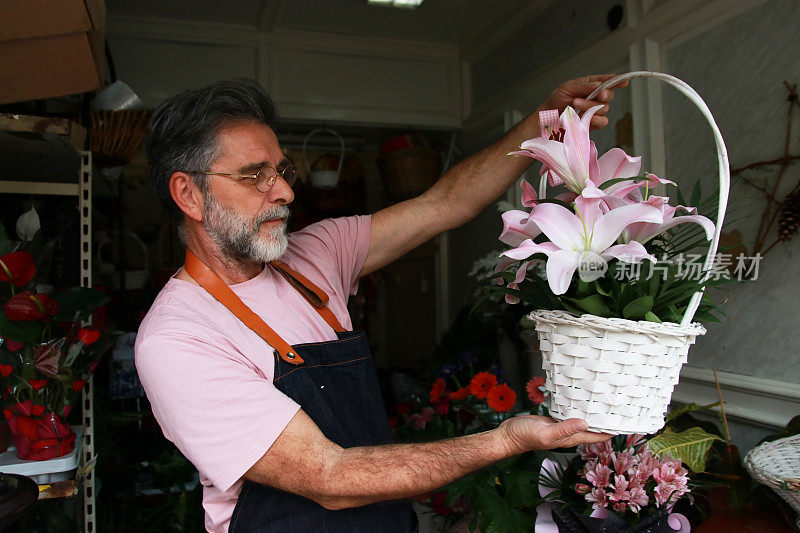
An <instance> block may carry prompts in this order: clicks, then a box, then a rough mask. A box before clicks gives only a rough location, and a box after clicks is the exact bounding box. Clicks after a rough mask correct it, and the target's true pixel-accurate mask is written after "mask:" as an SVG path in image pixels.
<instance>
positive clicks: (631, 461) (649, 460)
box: [539, 427, 721, 533]
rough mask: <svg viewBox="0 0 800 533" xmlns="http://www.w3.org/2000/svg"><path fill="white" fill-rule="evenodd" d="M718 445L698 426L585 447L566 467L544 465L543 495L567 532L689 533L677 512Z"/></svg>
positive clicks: (713, 436)
mask: <svg viewBox="0 0 800 533" xmlns="http://www.w3.org/2000/svg"><path fill="white" fill-rule="evenodd" d="M716 440H721V439H720V438H719V437H717V436H716V435H710V434H708V433H706V432H704V431H703V430H702V429H700V428H698V427H695V428H691V429H690V430H687V431H685V432H683V433H674V432H671V431H666V432H664V433H662V434H661V435H656V436H654V437H653V438H651V439H649V440H646V439H645V438H644V436H642V435H619V436H617V437H615V438H614V439H612V440H610V441H605V442H601V443H597V444H589V445H581V446H578V456H576V457H575V458H574V459H572V460H571V461H569V462H568V463H567V464H562V463H558V462H554V461H551V460H550V459H546V460H545V461H544V462H543V465H542V475H541V477H540V479H539V484H540V487H541V489H540V490H541V491H542V496H543V498H544V499H545V500H546V501H547V502H549V503H550V510H551V512H552V517H551V518H552V521H553V522H554V523H555V524H556V525H557V526H558V530H559V531H562V532H574V533H583V532H593V531H609V532H616V531H620V532H621V531H627V532H636V531H649V532H652V533H659V532H663V533H672V532H673V531H679V530H680V531H689V521H688V519H687V518H686V517H685V516H683V515H681V514H678V513H675V512H673V509H674V507H675V505H676V504H677V503H678V502H679V501H680V500H681V499H683V498H689V497H690V493H691V491H692V488H693V483H692V482H691V481H690V477H691V473H692V472H702V471H703V470H705V460H706V456H707V454H708V451H709V449H710V448H711V445H712V444H713V442H714V441H716ZM687 467H690V468H687ZM546 513H547V511H545V514H546ZM546 520H548V521H549V518H548V519H546Z"/></svg>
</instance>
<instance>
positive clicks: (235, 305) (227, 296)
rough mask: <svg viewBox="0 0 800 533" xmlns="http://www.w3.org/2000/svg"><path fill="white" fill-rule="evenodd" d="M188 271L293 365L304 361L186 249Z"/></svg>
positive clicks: (185, 266) (186, 267)
mask: <svg viewBox="0 0 800 533" xmlns="http://www.w3.org/2000/svg"><path fill="white" fill-rule="evenodd" d="M184 268H185V269H186V272H187V273H188V274H189V275H190V276H191V277H192V278H194V280H195V281H196V282H197V283H199V284H200V286H201V287H203V288H204V289H205V290H206V291H207V292H208V293H209V294H210V295H211V296H213V297H214V298H215V299H216V300H217V301H218V302H219V303H221V304H222V305H224V306H225V307H227V308H228V310H229V311H230V312H231V313H233V314H234V315H236V317H237V318H238V319H239V320H241V321H242V323H244V325H245V326H247V327H248V328H250V329H252V330H253V331H254V332H256V333H257V334H258V335H259V336H260V337H261V338H262V339H264V340H265V341H267V343H268V344H269V345H270V346H272V347H273V348H275V350H276V351H277V352H278V354H279V355H280V356H281V359H283V360H284V361H286V362H287V363H291V364H293V365H299V364H301V363H303V358H302V357H300V356H299V355H298V354H297V353H295V351H294V350H293V349H292V347H291V346H289V344H287V343H286V341H284V340H283V339H282V338H281V337H280V336H279V335H278V334H277V333H275V331H273V329H272V328H270V327H269V326H268V325H267V323H266V322H264V320H262V318H261V317H260V316H258V315H257V314H255V313H254V312H253V311H252V310H251V309H250V308H249V307H247V305H245V303H244V302H243V301H242V300H241V299H240V298H239V297H238V296H236V294H235V293H234V292H233V291H232V290H231V288H230V287H228V286H227V285H226V284H225V282H224V281H222V280H221V279H220V278H219V276H217V275H216V274H215V273H214V271H212V270H211V269H210V268H208V266H207V265H206V264H205V263H203V262H202V261H200V259H198V258H197V257H196V256H195V255H194V254H193V253H192V252H190V251H189V250H186V263H185V264H184Z"/></svg>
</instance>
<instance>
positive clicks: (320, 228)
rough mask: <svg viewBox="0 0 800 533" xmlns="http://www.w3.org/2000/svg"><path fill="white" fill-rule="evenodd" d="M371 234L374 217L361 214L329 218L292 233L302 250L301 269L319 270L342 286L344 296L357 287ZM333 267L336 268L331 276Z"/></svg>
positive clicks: (353, 291) (322, 274)
mask: <svg viewBox="0 0 800 533" xmlns="http://www.w3.org/2000/svg"><path fill="white" fill-rule="evenodd" d="M371 234H372V217H371V216H369V215H358V216H351V217H341V218H328V219H325V220H322V221H320V222H317V223H315V224H311V225H310V226H308V227H306V228H304V229H302V230H300V231H298V232H295V233H293V234H292V238H293V239H297V240H296V243H297V248H298V249H301V250H302V256H299V257H298V258H297V261H299V262H305V263H307V264H306V265H303V267H302V268H300V265H298V270H300V271H301V272H303V273H306V272H310V271H312V270H316V271H317V272H318V274H319V275H321V276H323V277H326V278H327V279H328V281H329V282H330V283H331V284H332V285H334V286H337V287H338V286H341V293H340V294H342V295H347V294H355V293H356V291H357V290H358V273H359V272H361V267H362V266H364V261H366V259H367V254H368V253H369V242H370V237H371ZM330 267H333V268H334V269H335V270H336V275H335V276H332V275H331V274H332V273H331V269H330Z"/></svg>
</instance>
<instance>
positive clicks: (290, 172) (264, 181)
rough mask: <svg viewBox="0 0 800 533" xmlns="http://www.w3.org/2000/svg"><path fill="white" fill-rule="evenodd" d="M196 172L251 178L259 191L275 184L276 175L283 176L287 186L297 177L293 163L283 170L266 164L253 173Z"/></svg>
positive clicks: (206, 174)
mask: <svg viewBox="0 0 800 533" xmlns="http://www.w3.org/2000/svg"><path fill="white" fill-rule="evenodd" d="M198 174H203V175H205V176H223V177H226V178H233V179H238V180H253V184H254V185H255V186H256V189H258V191H259V192H268V191H269V190H270V189H271V188H272V186H273V185H275V180H277V179H278V176H280V177H281V178H283V181H285V182H286V184H287V185H288V186H289V187H291V186H292V185H294V182H295V180H296V179H297V169H296V168H295V167H294V165H287V166H286V168H284V169H283V170H277V169H275V167H271V166H269V165H267V166H265V167H263V168H262V169H261V170H259V171H258V172H256V173H255V174H230V173H227V172H210V171H209V172H198Z"/></svg>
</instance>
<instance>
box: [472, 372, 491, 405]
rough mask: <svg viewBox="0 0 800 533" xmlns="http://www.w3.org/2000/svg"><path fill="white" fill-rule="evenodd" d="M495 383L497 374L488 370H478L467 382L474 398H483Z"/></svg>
mask: <svg viewBox="0 0 800 533" xmlns="http://www.w3.org/2000/svg"><path fill="white" fill-rule="evenodd" d="M495 385H497V376H495V375H494V374H491V373H489V372H479V373H477V374H475V377H473V378H472V381H470V382H469V391H470V392H471V393H472V394H474V395H475V397H476V398H479V399H481V400H482V399H484V398H486V394H487V393H488V392H489V389H491V388H492V387H494V386H495Z"/></svg>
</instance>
